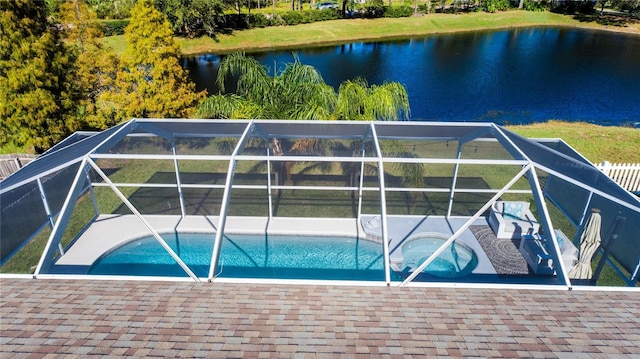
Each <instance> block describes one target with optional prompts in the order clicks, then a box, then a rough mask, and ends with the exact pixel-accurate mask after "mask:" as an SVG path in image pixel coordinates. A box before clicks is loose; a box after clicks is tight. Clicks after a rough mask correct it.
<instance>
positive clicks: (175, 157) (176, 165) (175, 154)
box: [171, 138, 186, 218]
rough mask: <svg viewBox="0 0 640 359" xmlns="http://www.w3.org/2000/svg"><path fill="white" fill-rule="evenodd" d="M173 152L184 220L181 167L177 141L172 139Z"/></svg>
mask: <svg viewBox="0 0 640 359" xmlns="http://www.w3.org/2000/svg"><path fill="white" fill-rule="evenodd" d="M171 152H172V153H173V165H174V167H175V169H176V185H177V186H178V198H179V199H180V213H181V216H182V218H184V216H185V215H186V211H185V209H184V195H183V194H182V182H181V181H180V167H179V166H178V157H177V153H176V140H175V139H173V138H172V139H171Z"/></svg>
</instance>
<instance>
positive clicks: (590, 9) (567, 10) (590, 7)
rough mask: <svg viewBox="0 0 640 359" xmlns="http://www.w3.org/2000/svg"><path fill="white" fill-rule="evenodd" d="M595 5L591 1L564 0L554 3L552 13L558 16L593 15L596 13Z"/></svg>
mask: <svg viewBox="0 0 640 359" xmlns="http://www.w3.org/2000/svg"><path fill="white" fill-rule="evenodd" d="M595 5H596V3H595V1H591V0H585V1H581V0H578V1H573V0H566V1H560V2H556V5H555V6H554V7H553V9H552V11H553V12H557V13H560V14H593V13H595V12H596V9H595Z"/></svg>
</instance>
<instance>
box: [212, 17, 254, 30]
mask: <svg viewBox="0 0 640 359" xmlns="http://www.w3.org/2000/svg"><path fill="white" fill-rule="evenodd" d="M218 28H219V29H235V30H244V29H248V28H249V23H248V22H247V16H246V15H243V14H225V15H223V16H220V17H219V18H218Z"/></svg>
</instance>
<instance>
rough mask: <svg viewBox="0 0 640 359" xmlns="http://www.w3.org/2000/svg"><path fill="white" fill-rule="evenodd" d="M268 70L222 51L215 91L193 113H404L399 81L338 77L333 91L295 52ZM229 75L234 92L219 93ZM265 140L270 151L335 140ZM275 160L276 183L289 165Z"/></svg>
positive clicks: (305, 148) (373, 116)
mask: <svg viewBox="0 0 640 359" xmlns="http://www.w3.org/2000/svg"><path fill="white" fill-rule="evenodd" d="M272 73H273V75H271V74H270V73H269V71H268V69H267V68H266V67H265V66H263V65H261V64H260V63H259V62H258V61H257V60H256V59H254V58H253V57H248V56H245V55H244V54H241V53H235V54H231V55H228V56H226V57H225V58H224V59H223V60H222V61H221V62H220V67H219V69H218V77H217V79H216V82H217V85H218V88H219V89H220V93H219V94H217V95H213V96H210V97H209V98H207V99H206V100H204V101H203V102H202V103H201V104H200V105H199V107H198V109H197V113H196V116H197V117H199V118H229V119H233V118H243V119H248V118H256V119H258V118H267V119H268V118H271V119H292V120H302V119H304V120H314V119H318V120H320V119H324V120H382V121H398V120H402V119H404V120H408V119H409V114H410V110H409V99H408V96H407V91H406V89H405V87H404V86H403V85H402V84H400V83H397V82H388V83H384V84H382V85H372V86H369V85H368V84H367V82H366V81H365V80H363V79H356V80H353V81H351V80H349V81H345V82H343V83H342V84H341V85H340V87H339V89H338V91H337V92H336V91H335V90H334V89H333V87H331V86H329V85H327V84H326V83H325V82H324V80H323V79H322V76H321V75H320V73H319V72H318V71H317V70H316V69H315V68H314V67H313V66H309V65H304V64H302V63H301V62H300V61H299V59H298V57H297V56H296V55H295V54H294V62H293V63H287V64H285V66H284V69H282V70H281V71H279V70H278V69H277V68H276V67H275V66H274V68H273V71H272ZM229 78H234V79H237V83H236V92H235V94H225V87H226V84H225V81H227V80H228V79H229ZM270 145H271V149H272V151H273V154H274V155H283V154H286V153H290V154H293V153H296V154H305V153H317V152H318V151H320V152H324V151H329V150H331V147H334V145H335V147H339V146H340V144H338V143H336V144H331V143H327V141H323V142H321V141H320V140H319V139H313V138H311V139H309V138H305V139H298V140H296V141H293V142H286V141H280V140H279V139H278V138H273V139H272V140H271V144H270ZM321 146H327V147H329V148H320V147H321ZM277 163H278V166H277V167H276V170H275V172H276V176H277V179H276V183H278V184H282V182H283V181H284V179H285V178H288V177H289V176H290V173H289V172H290V169H291V167H290V166H289V165H288V164H287V163H283V162H277ZM324 165H326V163H325V164H324ZM316 166H317V165H316ZM310 168H311V167H310ZM350 172H351V171H350ZM351 181H353V179H351Z"/></svg>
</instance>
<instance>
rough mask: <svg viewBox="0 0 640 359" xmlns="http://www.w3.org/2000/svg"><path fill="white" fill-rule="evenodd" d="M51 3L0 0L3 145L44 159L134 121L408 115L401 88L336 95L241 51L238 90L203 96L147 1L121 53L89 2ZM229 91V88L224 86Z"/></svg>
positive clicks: (295, 69)
mask: <svg viewBox="0 0 640 359" xmlns="http://www.w3.org/2000/svg"><path fill="white" fill-rule="evenodd" d="M194 1H195V0H194ZM47 8H48V7H47V4H46V3H45V2H44V1H33V0H3V1H2V2H0V26H1V27H0V29H1V30H0V148H2V150H3V151H4V152H22V151H24V150H25V149H28V148H33V150H34V151H35V152H36V153H42V152H44V151H46V150H47V149H49V148H50V147H52V146H53V145H55V144H56V143H58V142H59V141H61V140H62V139H64V138H65V137H67V136H68V135H70V134H71V133H73V132H75V131H78V130H103V129H106V128H109V127H111V126H113V125H115V124H118V123H120V122H122V121H125V120H128V119H130V118H136V117H140V118H185V117H194V116H196V117H199V118H281V119H336V120H398V119H408V116H409V103H408V96H407V93H406V89H405V88H404V86H402V85H400V84H398V83H385V84H382V85H371V86H370V85H369V84H367V83H366V82H365V81H364V80H357V79H356V80H353V81H347V82H345V83H343V84H342V85H341V86H340V88H339V89H338V90H337V91H336V90H334V89H333V88H332V87H330V86H328V85H327V84H325V83H324V81H323V80H322V76H321V75H320V74H319V73H318V72H317V71H316V70H315V69H314V68H313V67H311V66H307V65H304V64H301V63H300V62H299V61H298V60H297V59H296V60H295V62H294V63H292V64H286V66H284V70H279V69H278V68H277V67H274V68H273V69H272V70H271V69H268V68H265V67H264V66H262V65H260V64H259V63H258V62H257V61H256V60H255V59H252V58H250V57H246V56H244V55H243V54H234V55H231V56H227V57H225V58H224V59H223V60H222V62H221V65H220V66H221V71H220V75H219V78H218V83H219V84H223V83H224V81H225V77H229V78H236V79H237V81H238V83H237V88H238V91H236V93H233V94H232V93H224V92H220V93H218V94H213V95H212V96H209V97H207V93H206V91H201V92H197V91H196V89H195V85H194V84H193V83H192V82H191V81H190V80H189V78H188V76H187V73H186V71H185V70H184V69H183V68H182V66H181V65H180V47H179V45H178V43H177V42H176V41H175V39H174V38H173V30H172V29H171V25H170V23H169V21H168V19H167V17H166V16H165V15H164V14H163V13H162V12H161V11H159V10H158V8H157V7H156V6H155V4H154V1H153V0H139V1H137V2H136V4H135V5H134V6H133V7H132V8H131V10H130V14H129V15H130V22H129V25H128V26H127V27H126V29H125V38H126V41H127V48H126V50H125V52H124V53H123V54H122V55H121V56H118V55H117V54H115V53H114V52H113V51H112V50H111V49H110V48H107V47H104V46H103V45H102V42H101V41H100V37H101V36H102V34H101V33H100V29H99V27H98V25H97V24H98V22H97V21H96V19H97V15H96V12H95V11H94V9H93V8H92V7H91V6H89V3H88V2H85V1H83V0H66V1H64V2H63V3H61V4H59V6H58V7H57V11H58V12H57V13H56V17H52V16H50V13H49V12H48V10H47ZM221 89H224V86H221Z"/></svg>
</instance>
